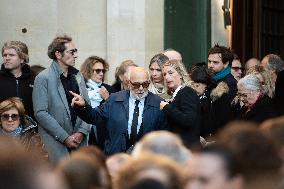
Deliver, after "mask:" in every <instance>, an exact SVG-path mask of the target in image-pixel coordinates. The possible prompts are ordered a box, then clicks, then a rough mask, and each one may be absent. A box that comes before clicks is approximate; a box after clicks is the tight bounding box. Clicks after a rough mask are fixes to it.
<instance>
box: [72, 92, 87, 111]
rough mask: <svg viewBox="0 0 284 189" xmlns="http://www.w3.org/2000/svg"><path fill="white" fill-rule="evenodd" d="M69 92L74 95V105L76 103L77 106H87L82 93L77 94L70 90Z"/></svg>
mask: <svg viewBox="0 0 284 189" xmlns="http://www.w3.org/2000/svg"><path fill="white" fill-rule="evenodd" d="M69 93H70V94H72V95H73V98H72V102H71V106H72V107H73V106H74V105H76V106H85V105H86V103H85V100H84V98H83V97H81V96H80V95H78V94H76V93H74V92H72V91H69Z"/></svg>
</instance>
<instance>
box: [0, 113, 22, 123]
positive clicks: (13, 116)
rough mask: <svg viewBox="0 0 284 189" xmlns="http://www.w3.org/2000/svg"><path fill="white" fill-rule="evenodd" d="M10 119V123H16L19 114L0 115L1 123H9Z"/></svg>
mask: <svg viewBox="0 0 284 189" xmlns="http://www.w3.org/2000/svg"><path fill="white" fill-rule="evenodd" d="M10 118H11V119H12V121H17V120H19V118H20V116H19V114H2V115H1V120H2V121H9V119H10Z"/></svg>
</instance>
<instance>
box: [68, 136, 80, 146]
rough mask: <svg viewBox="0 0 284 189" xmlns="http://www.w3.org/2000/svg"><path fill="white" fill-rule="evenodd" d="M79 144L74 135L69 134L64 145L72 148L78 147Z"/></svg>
mask: <svg viewBox="0 0 284 189" xmlns="http://www.w3.org/2000/svg"><path fill="white" fill-rule="evenodd" d="M79 144H80V143H79ZM79 144H78V143H77V141H76V140H75V137H74V136H69V137H67V138H66V139H65V140H64V145H65V146H67V147H68V148H71V149H72V148H78V146H79Z"/></svg>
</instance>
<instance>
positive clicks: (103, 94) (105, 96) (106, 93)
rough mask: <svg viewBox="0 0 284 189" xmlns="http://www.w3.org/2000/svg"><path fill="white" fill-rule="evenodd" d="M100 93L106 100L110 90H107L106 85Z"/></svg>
mask: <svg viewBox="0 0 284 189" xmlns="http://www.w3.org/2000/svg"><path fill="white" fill-rule="evenodd" d="M99 93H100V95H101V97H102V98H103V99H104V100H107V99H108V97H109V92H108V91H107V89H106V88H105V87H102V88H101V90H100V91H99Z"/></svg>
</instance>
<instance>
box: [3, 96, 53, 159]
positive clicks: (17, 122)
mask: <svg viewBox="0 0 284 189" xmlns="http://www.w3.org/2000/svg"><path fill="white" fill-rule="evenodd" d="M36 128H37V123H36V122H35V121H34V120H33V119H32V118H30V117H28V116H26V115H25V108H24V105H23V103H22V101H21V99H20V98H18V97H12V98H9V99H7V100H4V101H3V102H1V103H0V136H9V137H13V138H15V139H19V140H20V142H21V143H22V144H23V145H24V147H25V148H26V150H27V151H30V150H34V149H37V150H40V152H41V155H42V156H43V157H45V158H47V157H48V155H47V152H46V150H45V148H44V145H43V143H42V141H41V138H40V136H39V135H38V134H37V132H36Z"/></svg>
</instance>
